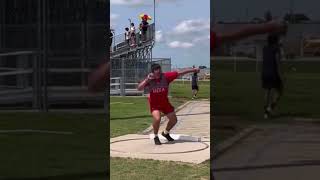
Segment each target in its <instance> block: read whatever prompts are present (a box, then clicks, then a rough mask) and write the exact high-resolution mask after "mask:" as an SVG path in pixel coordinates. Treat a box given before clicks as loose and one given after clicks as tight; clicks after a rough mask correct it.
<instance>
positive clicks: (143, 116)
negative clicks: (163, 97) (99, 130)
mask: <svg viewBox="0 0 320 180" xmlns="http://www.w3.org/2000/svg"><path fill="white" fill-rule="evenodd" d="M201 114H210V112H203V113H192V114H191V113H190V114H179V115H177V116H178V117H180V116H192V115H201ZM139 118H151V115H142V116H129V117H117V118H110V120H128V119H139Z"/></svg>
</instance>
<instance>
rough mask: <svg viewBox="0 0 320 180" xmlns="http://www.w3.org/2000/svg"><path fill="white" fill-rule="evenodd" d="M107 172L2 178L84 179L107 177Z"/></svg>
mask: <svg viewBox="0 0 320 180" xmlns="http://www.w3.org/2000/svg"><path fill="white" fill-rule="evenodd" d="M108 175H109V173H108V172H107V171H100V172H89V173H75V174H62V175H56V176H47V177H33V178H26V177H24V178H4V179H3V180H60V179H72V180H73V179H74V180H75V179H85V178H90V179H92V178H101V179H105V178H107V177H108Z"/></svg>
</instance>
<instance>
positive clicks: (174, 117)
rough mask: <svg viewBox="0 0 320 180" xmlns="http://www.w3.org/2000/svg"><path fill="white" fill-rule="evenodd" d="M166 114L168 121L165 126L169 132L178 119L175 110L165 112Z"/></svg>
mask: <svg viewBox="0 0 320 180" xmlns="http://www.w3.org/2000/svg"><path fill="white" fill-rule="evenodd" d="M166 116H167V118H168V119H169V122H168V124H167V127H166V131H167V132H170V130H171V129H172V128H173V127H174V126H175V125H176V124H177V121H178V120H177V115H176V113H175V112H172V113H169V114H167V115H166Z"/></svg>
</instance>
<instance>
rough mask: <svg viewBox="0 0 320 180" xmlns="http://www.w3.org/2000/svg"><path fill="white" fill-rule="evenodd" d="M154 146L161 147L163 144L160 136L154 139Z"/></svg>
mask: <svg viewBox="0 0 320 180" xmlns="http://www.w3.org/2000/svg"><path fill="white" fill-rule="evenodd" d="M154 144H155V145H161V144H162V143H161V141H160V139H159V137H158V136H156V137H154Z"/></svg>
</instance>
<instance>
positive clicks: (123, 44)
mask: <svg viewBox="0 0 320 180" xmlns="http://www.w3.org/2000/svg"><path fill="white" fill-rule="evenodd" d="M124 31H125V30H124ZM154 39H155V24H150V25H149V27H148V30H147V32H146V34H145V35H143V34H142V33H140V32H139V30H138V32H136V33H135V38H133V39H132V38H130V39H129V40H128V41H126V38H125V33H120V34H118V35H115V36H113V37H112V49H111V52H115V51H119V50H122V49H129V48H130V45H132V44H136V46H139V45H141V44H143V43H148V42H149V43H151V42H152V41H153V40H154Z"/></svg>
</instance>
